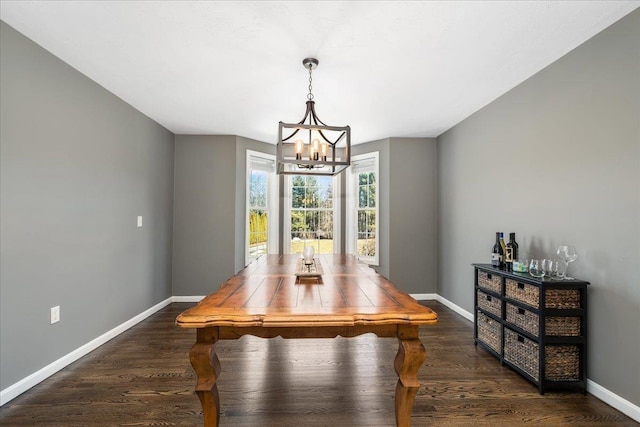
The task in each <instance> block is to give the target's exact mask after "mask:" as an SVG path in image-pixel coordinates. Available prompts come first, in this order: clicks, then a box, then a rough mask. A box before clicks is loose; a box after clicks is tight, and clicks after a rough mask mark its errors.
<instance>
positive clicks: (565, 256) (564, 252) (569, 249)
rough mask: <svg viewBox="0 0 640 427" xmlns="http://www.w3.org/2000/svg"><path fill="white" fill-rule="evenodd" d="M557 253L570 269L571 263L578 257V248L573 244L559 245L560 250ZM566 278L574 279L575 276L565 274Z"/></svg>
mask: <svg viewBox="0 0 640 427" xmlns="http://www.w3.org/2000/svg"><path fill="white" fill-rule="evenodd" d="M556 254H557V255H558V258H560V259H561V260H563V261H564V262H565V263H566V265H567V271H568V270H569V263H570V262H573V261H575V260H576V259H578V254H577V253H576V248H575V247H574V246H572V245H562V246H558V251H557V252H556ZM565 279H567V280H573V277H569V276H565Z"/></svg>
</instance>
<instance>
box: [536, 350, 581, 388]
mask: <svg viewBox="0 0 640 427" xmlns="http://www.w3.org/2000/svg"><path fill="white" fill-rule="evenodd" d="M544 356H545V364H544V371H545V373H544V377H545V379H546V380H548V381H580V349H579V348H578V346H577V345H547V346H545V348H544Z"/></svg>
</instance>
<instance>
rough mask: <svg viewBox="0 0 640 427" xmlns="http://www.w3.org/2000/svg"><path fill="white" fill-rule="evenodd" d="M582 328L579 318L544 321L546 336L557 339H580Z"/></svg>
mask: <svg viewBox="0 0 640 427" xmlns="http://www.w3.org/2000/svg"><path fill="white" fill-rule="evenodd" d="M507 313H508V311H507ZM507 319H508V316H507ZM580 326H581V325H580V318H579V317H547V318H546V319H545V321H544V329H545V334H546V335H551V336H556V337H557V336H563V337H579V336H580Z"/></svg>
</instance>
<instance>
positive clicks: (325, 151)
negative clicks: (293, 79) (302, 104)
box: [276, 58, 351, 176]
mask: <svg viewBox="0 0 640 427" xmlns="http://www.w3.org/2000/svg"><path fill="white" fill-rule="evenodd" d="M302 65H304V68H306V69H308V70H309V93H308V94H307V110H306V111H305V113H304V117H303V118H302V120H300V121H299V122H298V123H284V122H280V123H279V126H278V144H277V147H276V151H277V163H278V168H277V170H278V173H279V174H283V175H328V176H333V175H337V174H339V173H340V172H342V171H343V170H345V169H346V168H348V167H349V165H350V164H351V128H350V127H349V126H328V125H326V124H325V123H324V122H323V121H322V120H320V119H319V118H318V115H317V114H316V109H315V102H314V100H313V93H312V83H313V77H312V75H311V72H312V71H313V70H314V69H315V68H316V67H317V66H318V60H317V59H316V58H305V59H304V60H303V61H302ZM285 134H286V135H287V136H283V135H285Z"/></svg>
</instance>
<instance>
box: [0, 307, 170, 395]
mask: <svg viewBox="0 0 640 427" xmlns="http://www.w3.org/2000/svg"><path fill="white" fill-rule="evenodd" d="M172 302H173V297H169V298H167V299H166V300H164V301H162V302H159V303H158V304H156V305H154V306H153V307H151V308H149V309H147V310H145V311H143V312H142V313H140V314H138V315H137V316H135V317H133V318H132V319H129V320H127V321H126V322H124V323H122V324H121V325H119V326H116V327H115V328H113V329H112V330H110V331H108V332H105V333H104V334H102V335H100V336H99V337H98V338H96V339H94V340H91V341H89V342H88V343H86V344H85V345H83V346H81V347H78V348H77V349H75V350H73V351H72V352H71V353H69V354H67V355H65V356H62V357H61V358H60V359H58V360H56V361H55V362H52V363H50V364H48V365H47V366H45V367H44V368H42V369H40V370H38V371H36V372H34V373H33V374H31V375H29V376H28V377H26V378H23V379H21V380H20V381H18V382H17V383H15V384H12V385H10V386H9V387H7V388H5V389H4V390H2V391H0V406H2V405H4V404H5V403H7V402H9V401H10V400H12V399H14V398H16V397H18V396H19V395H21V394H22V393H24V392H25V391H27V390H29V389H30V388H32V387H33V386H35V385H37V384H39V383H41V382H42V381H44V380H46V379H47V378H49V377H50V376H51V375H53V374H55V373H56V372H58V371H60V370H61V369H63V368H65V367H67V366H68V365H70V364H72V363H73V362H75V361H76V360H78V359H80V358H81V357H83V356H85V355H87V354H89V353H91V352H92V351H93V350H95V349H96V348H98V347H100V346H101V345H102V344H105V343H106V342H107V341H109V340H111V339H113V338H115V337H117V336H118V335H120V334H121V333H123V332H124V331H126V330H127V329H129V328H131V327H133V326H135V325H137V324H138V323H140V322H142V321H143V320H144V319H146V318H147V317H149V316H151V315H152V314H154V313H156V312H157V311H158V310H161V309H163V308H164V307H166V306H168V305H169V304H171V303H172Z"/></svg>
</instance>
